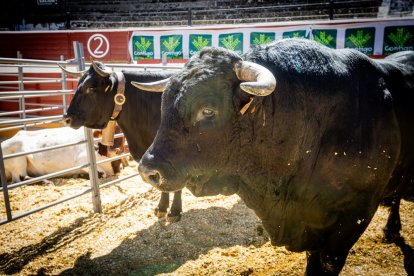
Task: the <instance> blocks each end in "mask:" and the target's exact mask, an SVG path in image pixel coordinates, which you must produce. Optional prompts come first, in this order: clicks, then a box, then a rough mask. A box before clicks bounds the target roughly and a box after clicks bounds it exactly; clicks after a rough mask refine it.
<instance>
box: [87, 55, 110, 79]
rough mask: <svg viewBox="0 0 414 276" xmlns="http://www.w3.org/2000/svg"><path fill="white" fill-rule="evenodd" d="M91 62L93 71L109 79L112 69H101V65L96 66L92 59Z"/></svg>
mask: <svg viewBox="0 0 414 276" xmlns="http://www.w3.org/2000/svg"><path fill="white" fill-rule="evenodd" d="M91 62H92V67H93V69H94V70H95V72H96V73H98V75H99V76H101V77H104V78H106V77H109V75H111V74H112V70H111V69H109V68H106V67H105V69H101V68H100V67H99V65H98V64H96V62H95V61H94V60H93V59H91Z"/></svg>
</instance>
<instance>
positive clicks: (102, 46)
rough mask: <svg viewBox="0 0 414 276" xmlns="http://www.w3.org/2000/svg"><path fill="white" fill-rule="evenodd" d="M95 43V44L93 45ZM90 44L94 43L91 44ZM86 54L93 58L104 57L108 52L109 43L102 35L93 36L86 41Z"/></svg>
mask: <svg viewBox="0 0 414 276" xmlns="http://www.w3.org/2000/svg"><path fill="white" fill-rule="evenodd" d="M95 41H96V42H97V43H95ZM92 42H94V43H93V44H92ZM88 52H89V54H90V55H91V56H93V57H95V58H101V57H104V56H106V54H108V52H109V41H108V39H107V38H106V37H105V36H104V35H102V34H94V35H92V36H91V37H90V38H89V39H88Z"/></svg>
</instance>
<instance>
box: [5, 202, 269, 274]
mask: <svg viewBox="0 0 414 276" xmlns="http://www.w3.org/2000/svg"><path fill="white" fill-rule="evenodd" d="M135 200H139V199H134V201H135ZM137 204H139V203H138V201H137V202H134V204H132V205H131V202H129V203H128V204H126V205H125V206H121V208H117V209H118V211H117V212H116V213H113V214H110V217H117V216H122V211H123V210H125V209H126V208H131V207H134V206H135V205H137ZM241 218H242V219H241ZM106 220H107V219H105V220H102V219H98V218H97V217H96V216H93V215H91V216H88V217H84V218H79V219H77V220H76V221H75V222H74V223H73V224H72V225H70V226H68V227H65V228H62V229H59V230H57V231H56V232H54V233H53V234H51V235H49V236H47V237H45V238H44V239H43V240H42V241H41V242H39V243H37V244H33V245H29V246H26V247H24V248H21V249H20V250H18V251H15V252H11V253H5V254H2V255H0V273H5V274H15V273H19V271H21V270H22V269H23V268H24V267H25V265H27V264H28V263H29V262H31V261H32V260H34V259H36V258H38V257H40V256H42V255H46V254H48V253H50V252H53V251H56V250H58V249H59V248H62V247H70V246H73V245H71V243H72V242H73V241H74V240H76V239H77V238H79V237H81V236H84V235H87V234H88V233H90V232H92V231H94V229H96V228H98V227H101V226H103V227H104V224H105V223H106V222H105V221H106ZM217 225H221V226H224V227H217ZM258 225H261V224H260V222H259V220H258V219H257V217H256V216H255V215H254V214H252V212H251V211H250V210H248V209H247V207H246V206H245V205H244V204H243V203H241V202H239V203H237V204H235V205H234V206H233V207H232V208H231V209H225V208H221V207H209V208H207V209H193V210H189V211H188V212H186V213H184V214H183V217H182V220H181V221H179V222H177V223H174V224H171V225H166V224H165V221H164V220H159V221H157V222H155V223H154V224H152V225H151V226H149V227H148V228H146V229H143V230H141V231H139V232H136V233H135V235H134V236H133V237H132V238H129V239H124V240H123V241H122V242H121V244H120V245H119V246H117V247H116V248H114V249H113V250H112V251H111V252H110V253H109V254H107V255H104V256H100V257H95V258H91V253H90V252H88V253H86V254H84V255H82V256H79V257H78V258H77V259H76V262H75V264H74V266H73V267H72V268H70V269H67V270H65V271H63V272H62V273H61V275H156V274H159V273H168V272H172V271H174V270H176V269H177V268H178V267H180V266H181V265H182V264H183V263H185V262H187V261H189V260H194V259H197V258H198V257H199V256H200V255H202V254H206V253H207V252H208V251H209V250H211V249H213V248H217V247H218V248H227V247H231V246H235V245H241V246H250V245H254V246H261V245H263V244H264V243H266V242H267V240H268V239H267V236H266V234H265V233H262V231H260V230H261V229H260V226H259V227H258ZM235 231H236V232H235ZM109 234H110V233H109ZM46 274H47V267H46V268H41V269H39V271H38V272H37V275H46Z"/></svg>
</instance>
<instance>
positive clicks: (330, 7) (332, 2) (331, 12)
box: [329, 0, 334, 20]
mask: <svg viewBox="0 0 414 276" xmlns="http://www.w3.org/2000/svg"><path fill="white" fill-rule="evenodd" d="M333 6H334V1H333V0H329V19H330V20H333V12H334V10H333Z"/></svg>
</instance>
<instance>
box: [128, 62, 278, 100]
mask: <svg viewBox="0 0 414 276" xmlns="http://www.w3.org/2000/svg"><path fill="white" fill-rule="evenodd" d="M233 70H234V72H235V73H236V75H237V78H238V79H239V80H241V81H243V82H242V83H240V88H241V89H243V91H245V92H247V93H249V94H251V95H254V96H267V95H269V94H271V93H272V92H273V91H274V90H275V88H276V79H275V77H274V75H273V74H272V72H270V71H269V70H268V69H267V68H265V67H263V66H261V65H259V64H256V63H253V62H249V61H242V62H239V63H237V64H236V65H235V66H234V68H233ZM168 81H169V79H165V80H160V81H156V82H149V83H141V82H131V83H132V85H134V86H135V87H137V88H139V89H142V90H145V91H150V92H163V91H164V89H165V86H166V85H167V83H168Z"/></svg>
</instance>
